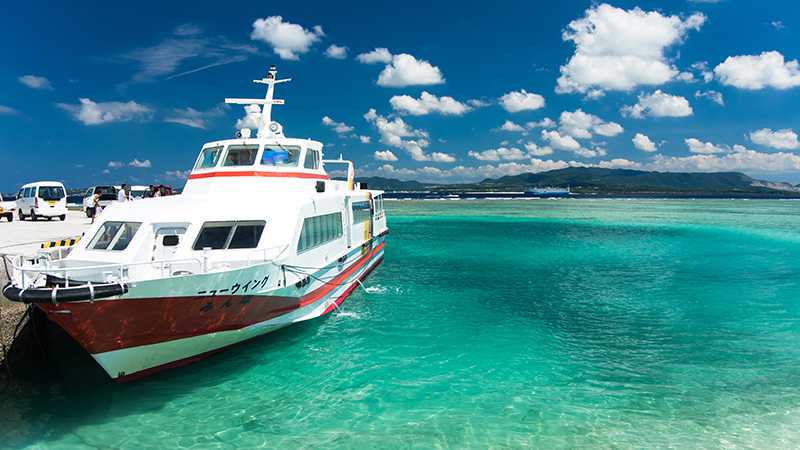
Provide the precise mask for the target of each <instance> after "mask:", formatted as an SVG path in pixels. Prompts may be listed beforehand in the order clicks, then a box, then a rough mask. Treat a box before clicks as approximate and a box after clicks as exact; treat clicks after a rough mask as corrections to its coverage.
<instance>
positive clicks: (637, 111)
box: [620, 89, 693, 119]
mask: <svg viewBox="0 0 800 450" xmlns="http://www.w3.org/2000/svg"><path fill="white" fill-rule="evenodd" d="M620 111H621V112H622V114H624V115H628V116H630V117H633V118H635V119H642V118H644V117H645V116H650V117H686V116H691V115H692V112H693V111H692V107H691V105H689V101H688V100H686V98H684V97H681V96H679V95H670V94H667V93H665V92H661V90H660V89H659V90H656V91H655V92H653V93H652V94H639V101H638V102H637V103H636V104H635V105H629V106H624V107H622V109H621V110H620Z"/></svg>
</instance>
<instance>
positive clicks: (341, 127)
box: [322, 116, 355, 135]
mask: <svg viewBox="0 0 800 450" xmlns="http://www.w3.org/2000/svg"><path fill="white" fill-rule="evenodd" d="M322 124H323V125H325V126H327V127H330V128H331V129H332V130H333V131H335V132H336V134H340V135H341V134H347V133H350V132H351V131H353V130H354V129H355V128H353V127H351V126H350V125H348V124H346V123H344V122H337V121H335V120H333V119H331V118H330V117H328V116H324V117H323V118H322Z"/></svg>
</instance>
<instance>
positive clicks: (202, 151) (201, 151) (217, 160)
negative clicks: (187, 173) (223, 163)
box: [192, 144, 227, 170]
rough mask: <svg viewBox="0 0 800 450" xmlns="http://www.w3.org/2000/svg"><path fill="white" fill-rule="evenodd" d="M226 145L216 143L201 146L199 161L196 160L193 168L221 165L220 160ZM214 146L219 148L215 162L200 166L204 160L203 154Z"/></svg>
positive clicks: (202, 168)
mask: <svg viewBox="0 0 800 450" xmlns="http://www.w3.org/2000/svg"><path fill="white" fill-rule="evenodd" d="M226 147H227V146H226V145H224V144H215V145H209V146H207V147H201V148H200V154H199V155H198V156H197V161H195V163H194V166H193V167H192V170H204V169H213V168H215V167H218V166H219V163H220V160H221V159H222V158H221V156H222V154H223V153H224V152H225V151H226ZM212 148H219V153H218V154H217V158H216V159H215V160H214V164H213V165H211V166H208V167H200V162H201V161H202V160H203V154H205V152H206V150H211V149H212Z"/></svg>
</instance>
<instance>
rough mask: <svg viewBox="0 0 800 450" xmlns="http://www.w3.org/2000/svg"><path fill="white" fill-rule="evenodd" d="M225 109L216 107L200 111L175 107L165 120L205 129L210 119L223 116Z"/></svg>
mask: <svg viewBox="0 0 800 450" xmlns="http://www.w3.org/2000/svg"><path fill="white" fill-rule="evenodd" d="M223 114H224V109H223V108H222V107H219V106H217V107H214V108H211V109H208V110H206V111H199V110H197V109H194V108H191V107H189V108H183V109H181V108H175V109H173V110H172V112H171V113H170V114H169V115H168V116H167V117H165V118H164V122H168V123H176V124H179V125H184V126H187V127H191V128H201V129H205V128H206V126H207V125H208V120H209V119H212V118H215V117H219V116H222V115H223Z"/></svg>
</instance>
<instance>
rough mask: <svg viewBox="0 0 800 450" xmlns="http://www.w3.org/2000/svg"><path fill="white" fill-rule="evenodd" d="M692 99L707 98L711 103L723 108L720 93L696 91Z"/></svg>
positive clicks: (723, 100)
mask: <svg viewBox="0 0 800 450" xmlns="http://www.w3.org/2000/svg"><path fill="white" fill-rule="evenodd" d="M694 98H707V99H709V100H711V101H712V102H714V103H716V104H718V105H720V106H725V99H724V98H723V97H722V93H721V92H717V91H713V90H708V91H696V92H695V93H694Z"/></svg>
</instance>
